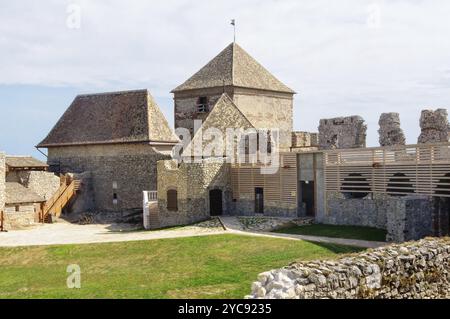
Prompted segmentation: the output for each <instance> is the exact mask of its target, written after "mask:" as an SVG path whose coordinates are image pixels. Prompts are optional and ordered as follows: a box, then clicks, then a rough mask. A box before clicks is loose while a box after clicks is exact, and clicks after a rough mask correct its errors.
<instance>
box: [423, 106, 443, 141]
mask: <svg viewBox="0 0 450 319" xmlns="http://www.w3.org/2000/svg"><path fill="white" fill-rule="evenodd" d="M420 128H421V130H422V131H421V133H420V136H419V139H418V141H417V142H418V143H419V144H421V143H439V142H448V141H449V123H448V114H447V110H445V109H437V110H436V111H433V110H423V111H422V115H421V116H420Z"/></svg>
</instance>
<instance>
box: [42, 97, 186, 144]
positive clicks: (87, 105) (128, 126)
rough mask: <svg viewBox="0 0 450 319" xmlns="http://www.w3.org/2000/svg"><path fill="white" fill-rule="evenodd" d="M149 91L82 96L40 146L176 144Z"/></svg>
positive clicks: (75, 101)
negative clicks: (132, 143)
mask: <svg viewBox="0 0 450 319" xmlns="http://www.w3.org/2000/svg"><path fill="white" fill-rule="evenodd" d="M177 141H178V138H177V137H176V136H175V134H174V133H173V131H172V130H171V128H170V127H169V124H168V123H167V120H166V119H165V117H164V115H163V114H162V113H161V111H160V109H159V107H158V106H157V105H156V103H155V101H154V100H153V97H152V96H151V95H150V93H149V92H148V90H137V91H123V92H112V93H100V94H90V95H79V96H77V97H76V98H75V100H74V101H73V102H72V104H71V105H70V107H69V108H68V109H67V111H66V112H65V113H64V115H63V116H62V117H61V119H60V120H59V121H58V123H57V124H56V125H55V127H54V128H53V129H52V130H51V131H50V133H49V134H48V136H47V137H46V138H45V139H44V140H43V141H42V142H41V143H39V145H38V147H55V146H65V145H88V144H112V143H130V142H149V143H151V142H165V143H176V142H177Z"/></svg>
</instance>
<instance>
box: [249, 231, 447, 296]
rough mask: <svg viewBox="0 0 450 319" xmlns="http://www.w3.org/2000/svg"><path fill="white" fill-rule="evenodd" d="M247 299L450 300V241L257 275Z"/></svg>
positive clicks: (386, 249)
mask: <svg viewBox="0 0 450 319" xmlns="http://www.w3.org/2000/svg"><path fill="white" fill-rule="evenodd" d="M248 298H264V299H322V298H326V299H336V298H339V299H423V298H431V299H437V298H450V239H449V238H444V239H426V240H421V241H419V242H411V243H406V244H402V245H391V246H387V247H383V248H379V249H374V250H369V251H366V252H363V253H360V254H358V255H356V256H349V257H344V258H340V259H338V260H328V261H327V260H325V261H320V260H319V261H314V262H304V263H294V264H292V265H290V266H288V267H285V268H282V269H276V270H271V271H268V272H265V273H262V274H260V275H259V276H258V281H256V282H255V283H253V285H252V292H251V295H250V296H248Z"/></svg>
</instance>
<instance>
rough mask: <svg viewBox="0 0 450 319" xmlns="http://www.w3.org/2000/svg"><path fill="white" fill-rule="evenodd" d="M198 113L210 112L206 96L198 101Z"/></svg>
mask: <svg viewBox="0 0 450 319" xmlns="http://www.w3.org/2000/svg"><path fill="white" fill-rule="evenodd" d="M197 112H198V113H207V112H209V104H208V98H207V97H206V96H201V97H199V98H198V101H197Z"/></svg>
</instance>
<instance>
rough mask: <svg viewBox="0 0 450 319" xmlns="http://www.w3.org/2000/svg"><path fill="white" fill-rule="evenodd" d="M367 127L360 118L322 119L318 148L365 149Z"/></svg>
mask: <svg viewBox="0 0 450 319" xmlns="http://www.w3.org/2000/svg"><path fill="white" fill-rule="evenodd" d="M366 132H367V125H366V124H365V123H364V119H363V118H362V117H360V116H349V117H337V118H332V119H322V120H320V124H319V148H320V149H325V150H326V149H341V148H344V149H345V148H361V147H366Z"/></svg>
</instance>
